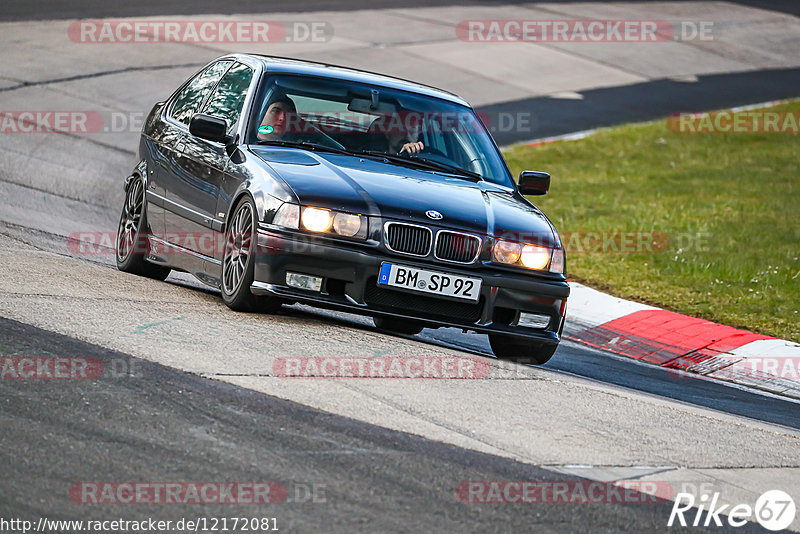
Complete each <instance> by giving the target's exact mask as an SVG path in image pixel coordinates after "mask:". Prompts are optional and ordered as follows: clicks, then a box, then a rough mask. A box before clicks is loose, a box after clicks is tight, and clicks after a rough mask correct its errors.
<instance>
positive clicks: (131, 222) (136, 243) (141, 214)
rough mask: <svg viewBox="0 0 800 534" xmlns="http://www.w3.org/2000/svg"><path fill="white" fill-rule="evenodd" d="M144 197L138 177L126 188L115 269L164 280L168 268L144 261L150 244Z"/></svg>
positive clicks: (141, 182)
mask: <svg viewBox="0 0 800 534" xmlns="http://www.w3.org/2000/svg"><path fill="white" fill-rule="evenodd" d="M144 200H145V199H144V182H143V181H142V180H141V179H138V178H137V179H136V180H133V181H132V182H131V184H130V185H129V186H128V189H127V191H125V204H123V206H122V214H121V215H120V216H119V227H118V228H117V240H116V243H115V245H116V247H115V248H116V254H115V255H116V259H117V269H119V270H120V271H123V272H126V273H131V274H136V275H139V276H146V277H148V278H153V279H155V280H164V279H165V278H166V277H167V276H168V275H169V272H170V269H169V268H168V267H162V266H161V265H155V264H153V263H150V262H149V261H147V260H145V256H147V254H148V252H149V251H150V245H149V243H148V242H147V228H148V227H147V213H146V211H145V204H144Z"/></svg>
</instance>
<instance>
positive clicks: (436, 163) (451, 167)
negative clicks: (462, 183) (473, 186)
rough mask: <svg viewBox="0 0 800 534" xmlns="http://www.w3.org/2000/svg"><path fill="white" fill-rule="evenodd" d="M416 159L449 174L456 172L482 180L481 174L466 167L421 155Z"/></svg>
mask: <svg viewBox="0 0 800 534" xmlns="http://www.w3.org/2000/svg"><path fill="white" fill-rule="evenodd" d="M417 160H418V161H424V162H425V163H427V164H428V165H431V166H432V167H438V168H439V169H440V170H442V171H445V172H449V173H450V174H458V175H460V176H464V177H467V178H472V179H473V180H475V181H476V182H480V181H483V176H481V175H480V174H478V173H477V172H472V171H468V170H467V169H462V168H461V167H457V166H455V165H450V164H447V163H442V162H441V161H432V160H429V159H427V158H423V157H421V156H417Z"/></svg>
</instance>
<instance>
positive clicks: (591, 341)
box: [567, 282, 800, 398]
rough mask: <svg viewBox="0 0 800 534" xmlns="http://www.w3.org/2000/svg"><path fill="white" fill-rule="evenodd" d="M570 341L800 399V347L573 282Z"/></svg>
mask: <svg viewBox="0 0 800 534" xmlns="http://www.w3.org/2000/svg"><path fill="white" fill-rule="evenodd" d="M570 287H571V289H572V292H571V293H570V297H569V304H568V306H567V324H568V325H570V326H569V328H568V335H567V339H571V340H573V341H577V342H580V343H583V344H586V345H590V346H592V347H597V348H599V349H603V350H605V351H609V352H613V353H615V354H620V355H622V356H627V357H629V358H634V359H637V360H640V361H644V362H648V363H651V364H654V365H659V366H662V367H667V368H671V369H676V370H680V371H684V372H687V373H695V374H699V375H703V376H706V377H709V378H714V379H719V380H726V381H729V382H734V383H737V384H741V385H744V386H748V387H754V388H758V389H762V390H765V391H769V392H772V393H777V394H780V395H785V396H789V397H794V398H800V344H798V343H794V342H791V341H786V340H783V339H777V338H774V337H770V336H764V335H761V334H754V333H753V332H748V331H747V330H739V329H737V328H733V327H730V326H725V325H721V324H717V323H714V322H711V321H706V320H704V319H697V318H695V317H690V316H688V315H682V314H680V313H675V312H671V311H667V310H662V309H660V308H655V307H653V306H647V305H645V304H639V303H637V302H631V301H627V300H623V299H619V298H616V297H612V296H610V295H606V294H605V293H602V292H600V291H597V290H594V289H591V288H589V287H586V286H584V285H581V284H578V283H575V282H570Z"/></svg>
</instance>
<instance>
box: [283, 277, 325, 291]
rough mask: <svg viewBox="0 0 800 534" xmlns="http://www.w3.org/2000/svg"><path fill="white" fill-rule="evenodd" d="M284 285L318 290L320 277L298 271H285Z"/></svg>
mask: <svg viewBox="0 0 800 534" xmlns="http://www.w3.org/2000/svg"><path fill="white" fill-rule="evenodd" d="M286 285H287V286H290V287H296V288H297V289H308V290H309V291H319V290H320V289H322V278H320V277H319V276H311V275H308V274H300V273H286Z"/></svg>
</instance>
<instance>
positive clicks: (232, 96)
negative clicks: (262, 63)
mask: <svg viewBox="0 0 800 534" xmlns="http://www.w3.org/2000/svg"><path fill="white" fill-rule="evenodd" d="M252 79H253V71H252V70H251V69H250V67H248V66H246V65H242V64H241V63H236V64H235V65H234V66H233V67H231V69H230V70H229V71H228V72H227V73H226V74H225V76H223V77H222V80H221V81H220V82H219V85H217V89H216V90H215V91H214V94H212V95H211V98H210V99H209V101H208V104H206V107H205V109H203V113H207V114H209V115H214V116H215V117H219V118H221V119H225V120H227V121H228V134H230V133H232V132H233V129H234V128H235V127H236V123H237V122H239V115H240V114H241V113H242V106H243V105H244V99H245V97H247V89H248V88H249V87H250V80H252Z"/></svg>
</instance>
